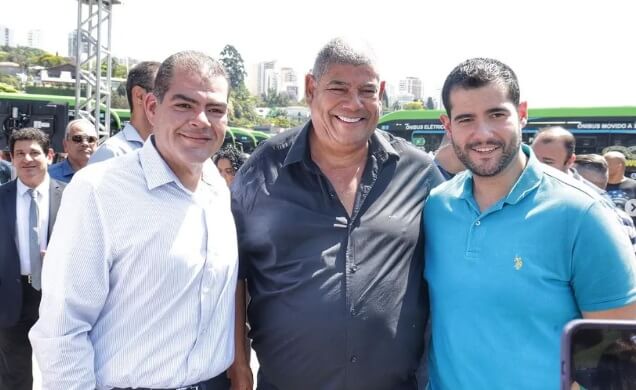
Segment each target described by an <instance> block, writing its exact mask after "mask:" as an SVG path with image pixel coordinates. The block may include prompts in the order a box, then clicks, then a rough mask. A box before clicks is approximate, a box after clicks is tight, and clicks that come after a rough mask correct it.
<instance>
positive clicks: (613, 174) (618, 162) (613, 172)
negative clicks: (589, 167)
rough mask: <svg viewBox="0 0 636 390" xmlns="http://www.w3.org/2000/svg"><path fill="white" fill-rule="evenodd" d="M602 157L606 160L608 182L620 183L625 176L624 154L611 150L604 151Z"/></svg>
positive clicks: (625, 162)
mask: <svg viewBox="0 0 636 390" xmlns="http://www.w3.org/2000/svg"><path fill="white" fill-rule="evenodd" d="M603 157H604V158H605V161H607V169H608V172H609V184H618V183H621V182H622V181H623V178H624V177H625V165H626V164H627V159H626V158H625V155H624V154H623V153H621V152H618V151H611V152H607V153H605V154H604V155H603Z"/></svg>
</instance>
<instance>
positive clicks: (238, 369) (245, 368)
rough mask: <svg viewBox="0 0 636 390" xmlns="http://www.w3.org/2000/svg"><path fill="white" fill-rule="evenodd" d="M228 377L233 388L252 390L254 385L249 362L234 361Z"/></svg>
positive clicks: (236, 389) (232, 389)
mask: <svg viewBox="0 0 636 390" xmlns="http://www.w3.org/2000/svg"><path fill="white" fill-rule="evenodd" d="M227 377H228V378H230V389H231V390H252V389H253V387H254V377H253V376H252V369H251V368H250V366H249V364H247V363H244V362H241V363H239V362H234V363H233V364H232V365H231V366H230V368H228V370H227Z"/></svg>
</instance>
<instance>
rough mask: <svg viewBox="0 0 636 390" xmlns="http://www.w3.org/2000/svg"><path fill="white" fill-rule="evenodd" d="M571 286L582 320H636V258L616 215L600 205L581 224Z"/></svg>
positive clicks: (588, 211)
mask: <svg viewBox="0 0 636 390" xmlns="http://www.w3.org/2000/svg"><path fill="white" fill-rule="evenodd" d="M572 272H573V276H572V286H573V288H574V292H575V295H576V300H577V303H578V306H579V308H580V310H581V312H582V314H583V317H584V318H593V319H636V258H635V257H634V251H633V247H632V245H631V242H630V241H629V239H628V237H627V235H626V234H625V233H624V231H623V230H622V227H621V225H620V224H619V222H618V221H617V219H616V217H615V215H613V214H611V210H609V209H607V208H606V207H605V206H603V205H602V204H601V203H600V202H597V203H596V204H594V205H592V207H590V208H589V209H588V210H587V213H586V214H585V215H584V216H583V219H582V221H580V224H579V228H578V235H577V237H576V241H575V246H574V252H573V263H572Z"/></svg>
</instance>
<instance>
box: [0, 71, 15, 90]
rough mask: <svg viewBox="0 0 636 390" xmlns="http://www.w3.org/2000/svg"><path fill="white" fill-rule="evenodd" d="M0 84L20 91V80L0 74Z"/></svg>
mask: <svg viewBox="0 0 636 390" xmlns="http://www.w3.org/2000/svg"><path fill="white" fill-rule="evenodd" d="M0 83H3V84H5V85H9V86H11V87H13V88H15V89H20V80H19V79H18V78H17V77H15V76H12V75H10V74H6V73H0Z"/></svg>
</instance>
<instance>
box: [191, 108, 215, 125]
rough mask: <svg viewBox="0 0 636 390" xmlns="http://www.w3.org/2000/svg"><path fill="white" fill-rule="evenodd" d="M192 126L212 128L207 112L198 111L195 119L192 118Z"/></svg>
mask: <svg viewBox="0 0 636 390" xmlns="http://www.w3.org/2000/svg"><path fill="white" fill-rule="evenodd" d="M192 125H193V126H195V127H210V126H212V124H211V123H210V119H209V118H208V116H207V112H206V111H205V110H201V111H198V112H196V113H195V114H194V117H193V118H192Z"/></svg>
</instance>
